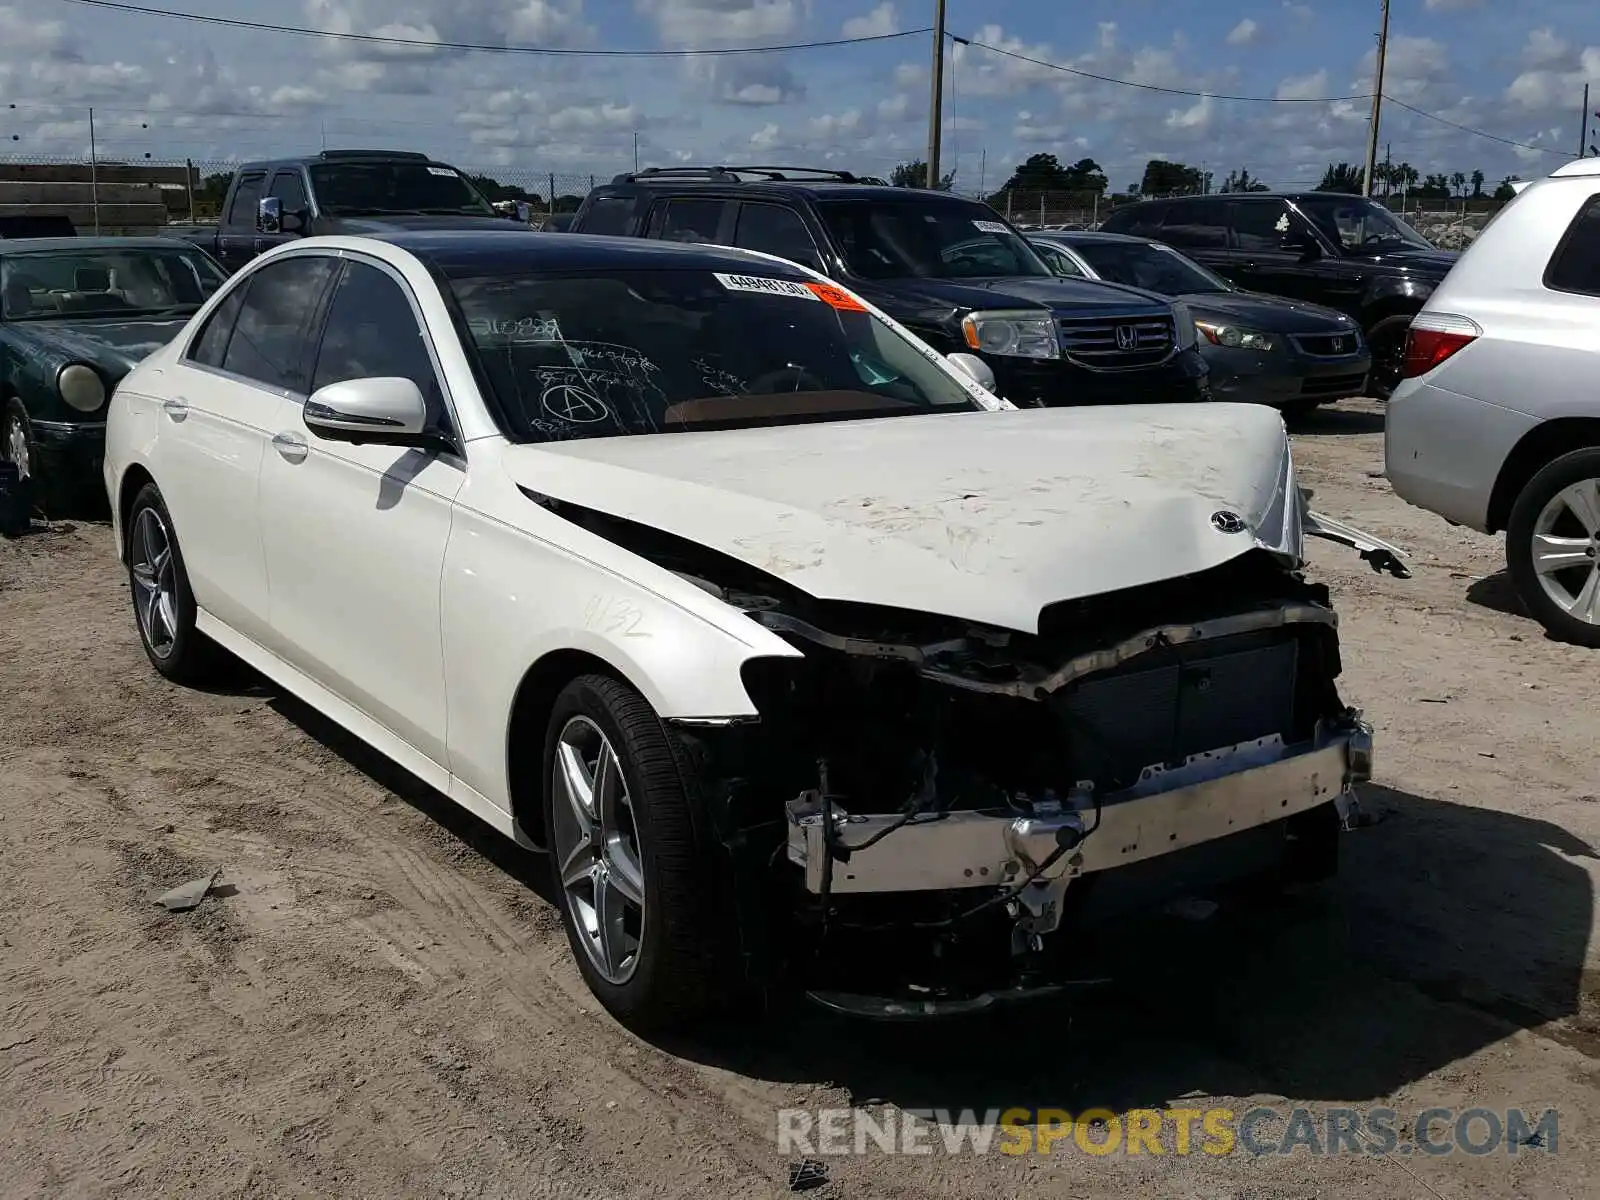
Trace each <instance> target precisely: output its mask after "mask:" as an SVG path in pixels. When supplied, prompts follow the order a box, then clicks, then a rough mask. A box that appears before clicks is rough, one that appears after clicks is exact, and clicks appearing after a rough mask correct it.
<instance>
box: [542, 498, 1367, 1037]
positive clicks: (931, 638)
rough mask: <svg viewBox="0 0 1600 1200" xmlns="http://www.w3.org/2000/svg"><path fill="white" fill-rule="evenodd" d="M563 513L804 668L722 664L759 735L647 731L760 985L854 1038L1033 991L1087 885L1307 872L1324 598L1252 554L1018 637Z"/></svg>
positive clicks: (1060, 968) (1340, 726)
mask: <svg viewBox="0 0 1600 1200" xmlns="http://www.w3.org/2000/svg"><path fill="white" fill-rule="evenodd" d="M561 511H562V514H563V515H564V516H566V517H567V518H568V519H571V520H576V521H579V522H581V523H583V524H585V525H586V526H589V527H590V528H592V529H594V530H595V531H596V532H600V533H603V534H604V536H606V537H607V538H608V539H609V540H612V541H614V542H617V543H619V544H623V545H626V546H628V547H629V548H630V549H632V550H635V551H636V552H638V553H640V554H642V555H644V556H645V557H648V558H650V559H651V560H653V561H655V562H657V563H659V564H661V565H663V566H667V567H669V568H670V569H673V570H675V571H677V572H678V573H679V574H680V575H681V576H683V577H685V578H687V579H690V580H692V581H693V582H695V583H696V584H698V585H699V586H700V587H702V588H704V589H705V590H707V591H708V592H711V593H712V594H714V595H716V596H718V597H719V598H720V599H722V600H723V601H724V602H726V603H727V604H729V605H732V606H734V607H736V608H738V609H739V610H741V611H743V612H744V613H745V614H746V615H747V616H748V617H749V619H751V620H753V621H756V622H758V623H760V624H761V625H763V626H764V627H766V628H767V629H769V630H772V631H773V632H775V633H777V634H779V635H780V636H782V637H783V638H785V639H786V640H787V641H789V642H790V643H791V644H792V645H794V646H795V647H796V648H798V649H800V650H801V651H802V656H801V657H798V658H760V659H755V660H752V661H750V662H748V663H747V664H746V665H745V668H744V682H745V686H746V688H747V690H748V692H749V694H750V697H751V699H752V700H753V701H754V704H755V707H756V708H757V710H758V711H759V713H760V717H759V719H758V720H752V721H743V722H740V721H728V722H681V723H675V724H674V726H673V731H674V734H675V736H676V737H677V739H678V741H679V747H680V752H681V753H682V754H683V755H684V760H685V762H686V763H688V764H690V765H691V766H692V774H693V776H694V777H695V778H696V779H697V780H698V781H699V782H700V786H701V788H702V790H703V793H704V794H703V795H702V797H701V799H702V800H703V801H704V802H705V804H706V809H707V812H708V813H709V815H710V817H711V824H712V825H713V826H714V832H715V839H716V841H717V842H718V843H719V846H720V847H721V848H723V849H724V850H725V851H726V852H727V854H728V856H729V859H730V862H729V866H730V868H731V869H730V871H729V873H728V879H729V881H730V886H731V888H732V891H733V895H732V896H730V897H729V899H730V900H732V901H733V907H734V909H735V911H737V912H738V913H739V921H738V925H739V935H740V938H741V941H742V946H743V950H744V954H745V959H746V963H747V967H748V968H749V970H750V971H751V972H752V973H753V974H755V975H756V976H757V977H758V978H766V979H772V978H773V977H775V976H777V975H780V974H782V975H786V976H789V977H791V978H794V979H796V980H797V981H798V982H799V983H800V984H801V985H802V986H803V987H805V988H806V989H808V990H810V991H811V992H812V993H813V994H814V995H816V996H818V997H819V998H823V999H825V1000H826V1002H828V1003H831V1004H832V1005H833V1006H834V1007H837V1008H840V1009H844V1010H847V1011H852V1012H858V1013H864V1014H871V1015H877V1016H896V1015H900V1016H913V1015H924V1014H931V1013H940V1012H951V1011H962V1010H964V1009H968V1008H971V1007H974V1006H982V1005H985V1004H987V1003H989V1002H990V1001H992V1000H994V999H995V998H997V997H1007V996H1014V995H1018V994H1025V993H1029V992H1032V991H1035V990H1037V989H1040V988H1045V989H1048V988H1052V987H1054V986H1056V985H1058V984H1059V983H1060V982H1061V981H1062V980H1063V979H1066V978H1068V977H1069V976H1070V975H1071V971H1072V966H1073V964H1072V961H1071V959H1072V955H1071V953H1070V952H1071V948H1072V945H1073V931H1074V929H1076V928H1077V922H1078V921H1079V919H1080V917H1082V916H1083V913H1082V912H1081V911H1080V910H1083V909H1085V908H1086V905H1085V904H1083V903H1081V901H1083V900H1084V899H1086V898H1087V897H1088V895H1089V894H1090V893H1091V892H1093V891H1094V890H1095V886H1094V885H1096V884H1097V883H1098V881H1099V880H1101V879H1102V878H1105V877H1110V876H1113V875H1121V874H1128V875H1132V874H1134V873H1135V872H1137V871H1139V870H1140V869H1141V868H1142V869H1144V870H1146V871H1147V872H1148V871H1149V869H1150V868H1151V867H1152V866H1154V868H1155V870H1156V873H1157V874H1160V873H1161V872H1162V868H1163V865H1164V864H1166V863H1168V862H1175V861H1177V860H1178V859H1180V858H1182V857H1183V856H1184V855H1185V854H1187V853H1188V852H1191V851H1196V850H1200V849H1204V848H1206V847H1210V848H1211V849H1212V850H1218V849H1220V850H1221V857H1222V858H1224V859H1228V860H1230V863H1231V860H1234V859H1237V860H1238V863H1237V864H1236V865H1240V866H1242V865H1243V864H1244V863H1245V861H1246V860H1247V859H1252V860H1253V856H1254V857H1259V856H1260V855H1259V852H1261V851H1263V850H1264V851H1265V860H1266V861H1268V862H1271V861H1273V860H1277V859H1284V858H1287V859H1291V860H1292V859H1295V858H1296V855H1297V854H1298V862H1299V869H1300V870H1301V871H1302V872H1304V873H1305V874H1306V876H1307V877H1316V876H1317V875H1318V874H1319V873H1326V870H1325V869H1323V870H1319V867H1318V863H1322V862H1324V859H1323V858H1319V857H1318V855H1317V854H1315V853H1312V854H1310V855H1309V856H1308V855H1307V854H1306V853H1305V850H1306V846H1307V844H1311V845H1323V844H1325V843H1327V842H1329V841H1331V840H1332V839H1331V837H1330V835H1336V834H1337V832H1338V830H1339V828H1340V826H1341V825H1343V826H1348V825H1349V824H1351V823H1353V822H1354V820H1355V817H1356V815H1357V810H1356V801H1355V793H1354V787H1355V785H1356V784H1357V783H1359V782H1362V781H1364V780H1365V779H1367V778H1368V777H1369V776H1370V771H1371V753H1372V749H1371V747H1372V742H1371V730H1370V727H1369V726H1367V725H1366V724H1365V722H1363V721H1362V720H1361V718H1360V714H1359V713H1358V712H1356V711H1355V710H1353V709H1350V708H1348V707H1346V706H1345V704H1344V703H1343V702H1342V701H1341V699H1340V697H1339V694H1338V691H1337V688H1336V687H1335V680H1336V678H1337V677H1338V675H1339V673H1340V656H1339V642H1338V633H1337V618H1336V616H1335V614H1334V611H1333V609H1332V607H1331V604H1330V603H1329V597H1328V592H1327V589H1326V588H1324V587H1322V586H1320V585H1315V584H1311V583H1308V582H1306V581H1305V580H1304V579H1303V578H1301V576H1300V575H1299V574H1298V573H1297V572H1294V571H1292V570H1289V569H1287V568H1286V567H1285V566H1284V564H1283V563H1282V561H1281V559H1280V558H1279V557H1278V556H1275V555H1273V554H1271V553H1269V552H1267V551H1265V550H1261V549H1256V550H1252V551H1249V552H1247V553H1245V554H1244V555H1242V556H1240V557H1238V558H1236V559H1233V560H1231V561H1229V562H1227V563H1225V564H1224V565H1223V566H1221V567H1217V568H1213V569H1212V570H1209V571H1205V572H1202V573H1200V574H1197V575H1191V576H1187V577H1184V578H1179V579H1173V580H1169V581H1165V582H1162V583H1158V584H1154V585H1149V586H1144V587H1140V588H1135V589H1130V590H1128V591H1126V592H1122V593H1114V594H1109V595H1102V596H1097V597H1091V598H1087V599H1083V600H1074V601H1068V602H1062V603H1059V604H1056V605H1052V606H1050V607H1049V608H1047V609H1046V610H1045V611H1044V612H1043V613H1042V614H1041V619H1040V625H1039V631H1038V632H1037V633H1030V634H1024V633H1019V632H1015V631H1009V630H1004V629H998V628H993V627H984V626H975V625H972V624H970V623H967V622H962V621H956V620H950V619H946V618H941V617H935V616H930V615H928V614H924V613H916V612H908V611H903V610H888V609H883V608H878V607H873V606H867V605H860V604H852V603H843V602H832V601H818V600H816V599H814V598H812V597H809V596H807V595H805V594H803V593H800V592H799V591H797V590H795V589H793V588H792V587H789V586H788V585H785V584H783V583H782V582H780V581H778V580H776V579H774V578H772V577H770V576H768V575H766V574H765V573H763V572H761V571H759V570H757V569H755V568H753V567H750V566H749V565H747V564H744V563H741V562H738V561H736V560H733V559H730V558H727V557H725V556H723V555H720V554H718V553H716V552H714V551H709V550H707V549H706V548H704V547H701V546H698V545H696V544H693V543H690V542H687V541H684V540H682V539H679V538H676V537H674V536H672V535H669V534H665V533H662V532H660V531H658V530H654V529H651V528H648V527H645V526H642V525H638V524H635V523H633V522H627V521H622V520H620V519H618V518H614V517H609V516H605V515H603V514H599V513H595V512H593V511H592V510H586V509H577V508H574V507H573V506H571V505H563V506H561ZM1247 840H1250V841H1251V842H1252V846H1251V853H1250V854H1246V853H1244V851H1243V849H1241V848H1242V847H1243V846H1244V843H1245V841H1247ZM1325 865H1326V864H1325ZM1328 869H1331V867H1329V868H1328Z"/></svg>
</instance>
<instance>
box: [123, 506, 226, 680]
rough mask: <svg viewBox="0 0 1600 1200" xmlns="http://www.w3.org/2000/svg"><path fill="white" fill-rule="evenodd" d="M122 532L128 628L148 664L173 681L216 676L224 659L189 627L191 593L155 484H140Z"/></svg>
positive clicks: (192, 618) (213, 645)
mask: <svg viewBox="0 0 1600 1200" xmlns="http://www.w3.org/2000/svg"><path fill="white" fill-rule="evenodd" d="M126 529H127V533H126V535H125V536H126V538H127V541H126V544H125V547H124V557H125V559H126V560H127V567H128V588H129V590H130V591H131V592H132V593H133V618H134V625H135V626H136V627H137V628H138V630H139V641H140V642H141V643H142V644H143V646H144V652H145V655H146V657H148V658H149V659H150V665H151V666H153V667H154V668H155V669H156V670H157V671H159V672H160V673H161V674H162V675H164V676H165V677H166V678H168V679H170V680H172V682H174V683H181V684H200V683H207V682H210V681H211V680H213V679H215V678H217V677H218V675H219V674H220V672H221V670H222V667H223V664H224V662H225V661H226V656H225V655H224V653H223V651H222V649H221V648H220V647H219V646H218V645H217V644H216V643H215V642H213V641H212V640H211V639H210V638H208V637H206V635H205V634H203V633H201V632H200V631H199V630H198V629H196V628H195V611H196V610H195V603H194V593H193V592H192V591H191V590H190V589H189V574H188V572H187V571H186V570H185V569H184V565H183V551H182V550H181V549H180V548H179V546H178V539H177V536H176V534H174V532H173V529H172V517H171V516H170V515H169V514H168V513H167V506H166V504H165V503H164V502H163V501H162V499H161V491H160V489H158V488H157V487H156V485H155V484H153V483H147V484H145V485H144V487H142V488H140V489H139V494H138V495H137V496H135V497H134V498H133V507H132V508H130V509H129V510H128V521H127V526H126Z"/></svg>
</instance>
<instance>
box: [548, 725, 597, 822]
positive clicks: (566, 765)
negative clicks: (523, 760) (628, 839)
mask: <svg viewBox="0 0 1600 1200" xmlns="http://www.w3.org/2000/svg"><path fill="white" fill-rule="evenodd" d="M556 761H557V764H558V772H559V778H560V780H561V791H562V793H563V795H564V796H565V797H566V801H567V807H568V809H570V810H571V813H572V819H573V821H574V822H576V823H577V826H578V830H579V832H580V833H581V834H582V835H583V836H584V837H585V838H587V837H589V836H590V835H591V834H592V832H593V830H594V825H595V809H594V777H593V776H592V775H590V774H589V767H588V765H587V764H586V763H585V762H584V761H583V755H582V754H580V753H579V751H578V748H577V747H576V746H574V745H572V743H570V742H567V741H562V742H561V743H560V744H559V745H558V746H557V747H556Z"/></svg>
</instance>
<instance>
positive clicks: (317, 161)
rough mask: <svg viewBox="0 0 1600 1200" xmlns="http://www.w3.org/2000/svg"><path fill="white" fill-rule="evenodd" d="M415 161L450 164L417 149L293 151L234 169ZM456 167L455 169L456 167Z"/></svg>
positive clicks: (434, 165) (442, 165)
mask: <svg viewBox="0 0 1600 1200" xmlns="http://www.w3.org/2000/svg"><path fill="white" fill-rule="evenodd" d="M363 162H365V163H399V162H408V163H415V164H417V165H418V166H430V167H446V166H449V165H450V164H449V163H442V162H439V161H438V160H437V159H434V158H431V157H429V156H428V155H426V154H419V153H418V152H416V151H415V150H323V151H321V152H320V153H317V154H291V155H288V156H287V157H285V158H260V159H256V160H255V161H254V162H245V163H240V164H239V165H238V166H237V167H235V168H234V171H235V173H236V174H237V173H241V172H245V171H270V170H273V169H274V168H276V167H315V166H325V165H328V164H331V163H344V164H350V163H363ZM453 169H454V168H452V170H453Z"/></svg>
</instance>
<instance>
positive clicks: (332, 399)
mask: <svg viewBox="0 0 1600 1200" xmlns="http://www.w3.org/2000/svg"><path fill="white" fill-rule="evenodd" d="M301 419H302V420H303V421H304V422H305V424H306V428H307V429H309V430H310V431H311V432H312V433H314V434H316V435H317V436H318V437H320V438H326V439H328V440H329V441H332V442H352V443H354V444H356V445H361V444H363V443H372V444H374V445H379V446H422V445H425V444H427V443H428V442H429V440H430V439H429V438H428V437H427V436H426V435H425V434H424V433H423V430H424V429H425V428H426V427H427V424H428V405H427V402H426V401H425V400H424V399H423V398H422V392H421V390H420V389H419V388H418V387H417V385H416V384H415V383H413V382H412V381H411V380H409V379H401V378H399V377H397V376H380V377H378V378H373V379H347V380H345V381H344V382H343V383H330V384H329V385H328V386H327V387H324V388H318V389H317V390H316V391H315V392H313V393H312V394H311V396H310V398H308V399H307V400H306V403H305V408H304V409H303V410H302V412H301Z"/></svg>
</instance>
